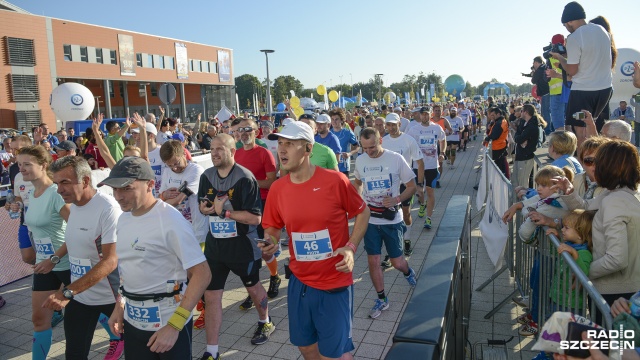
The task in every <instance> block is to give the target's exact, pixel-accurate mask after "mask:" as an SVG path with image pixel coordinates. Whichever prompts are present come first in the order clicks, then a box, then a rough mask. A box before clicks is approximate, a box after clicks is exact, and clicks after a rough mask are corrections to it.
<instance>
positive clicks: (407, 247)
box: [404, 239, 413, 256]
mask: <svg viewBox="0 0 640 360" xmlns="http://www.w3.org/2000/svg"><path fill="white" fill-rule="evenodd" d="M411 254H413V249H412V248H411V240H409V239H407V240H405V241H404V255H405V256H411Z"/></svg>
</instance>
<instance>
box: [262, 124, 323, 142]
mask: <svg viewBox="0 0 640 360" xmlns="http://www.w3.org/2000/svg"><path fill="white" fill-rule="evenodd" d="M279 137H283V138H285V139H290V140H307V141H308V142H310V143H312V144H313V143H314V140H313V130H311V126H309V125H307V124H305V123H304V122H302V121H292V122H290V123H288V124H287V125H285V126H284V127H283V128H282V131H280V132H277V133H272V134H269V136H267V138H268V139H269V140H278V138H279Z"/></svg>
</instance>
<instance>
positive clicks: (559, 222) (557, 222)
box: [553, 218, 562, 228]
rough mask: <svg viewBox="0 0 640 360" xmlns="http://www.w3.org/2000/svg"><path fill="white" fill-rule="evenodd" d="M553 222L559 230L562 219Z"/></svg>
mask: <svg viewBox="0 0 640 360" xmlns="http://www.w3.org/2000/svg"><path fill="white" fill-rule="evenodd" d="M553 222H554V223H555V224H556V228H559V227H560V226H561V225H562V222H561V221H560V218H555V219H553Z"/></svg>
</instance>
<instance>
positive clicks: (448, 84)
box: [444, 74, 467, 95]
mask: <svg viewBox="0 0 640 360" xmlns="http://www.w3.org/2000/svg"><path fill="white" fill-rule="evenodd" d="M466 86H467V83H466V82H465V81H464V79H463V78H462V76H460V75H457V74H454V75H451V76H449V77H448V78H447V79H446V80H445V81H444V89H445V91H446V92H448V93H449V94H451V95H458V94H460V93H461V92H462V91H464V88H465V87H466Z"/></svg>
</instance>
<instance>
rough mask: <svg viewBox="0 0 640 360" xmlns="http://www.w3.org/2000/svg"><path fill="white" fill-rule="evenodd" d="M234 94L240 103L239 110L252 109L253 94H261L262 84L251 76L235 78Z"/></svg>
mask: <svg viewBox="0 0 640 360" xmlns="http://www.w3.org/2000/svg"><path fill="white" fill-rule="evenodd" d="M235 82H236V93H237V94H238V101H239V102H240V105H241V106H240V108H242V109H246V108H252V107H253V94H254V93H256V92H262V93H264V92H263V91H262V89H260V88H261V87H262V84H260V80H258V78H257V77H255V76H253V75H251V74H244V75H240V76H238V77H236V79H235ZM245 106H246V107H245Z"/></svg>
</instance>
